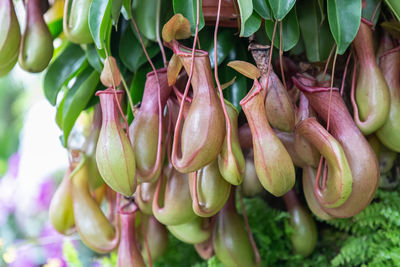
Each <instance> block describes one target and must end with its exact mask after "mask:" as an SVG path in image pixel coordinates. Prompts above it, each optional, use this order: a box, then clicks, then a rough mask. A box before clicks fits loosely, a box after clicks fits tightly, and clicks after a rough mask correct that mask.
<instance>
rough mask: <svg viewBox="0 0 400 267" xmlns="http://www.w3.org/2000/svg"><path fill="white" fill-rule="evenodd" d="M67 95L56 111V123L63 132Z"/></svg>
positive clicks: (64, 89)
mask: <svg viewBox="0 0 400 267" xmlns="http://www.w3.org/2000/svg"><path fill="white" fill-rule="evenodd" d="M66 90H67V89H66V86H65V87H64V88H63V91H66ZM64 102H65V95H64V96H63V98H62V99H61V101H60V103H59V104H58V105H57V111H56V123H57V125H58V127H60V129H61V130H62V120H63V114H62V113H63V109H64Z"/></svg>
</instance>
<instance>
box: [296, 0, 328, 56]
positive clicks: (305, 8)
mask: <svg viewBox="0 0 400 267" xmlns="http://www.w3.org/2000/svg"><path fill="white" fill-rule="evenodd" d="M317 1H318V0H309V1H302V2H299V3H298V4H297V12H298V19H299V24H300V31H301V37H302V39H303V42H304V44H305V46H304V47H305V50H306V54H307V59H308V60H309V61H310V62H323V61H325V60H326V59H327V58H328V57H329V53H330V51H331V48H332V45H333V44H334V40H333V37H332V34H331V32H330V30H329V25H328V22H327V21H326V20H322V18H321V13H320V10H319V5H318V2H317ZM321 21H323V22H322V23H320V22H321Z"/></svg>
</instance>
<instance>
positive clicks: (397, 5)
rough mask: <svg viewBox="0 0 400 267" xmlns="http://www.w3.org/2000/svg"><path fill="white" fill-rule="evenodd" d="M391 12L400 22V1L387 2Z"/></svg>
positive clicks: (389, 0)
mask: <svg viewBox="0 0 400 267" xmlns="http://www.w3.org/2000/svg"><path fill="white" fill-rule="evenodd" d="M385 3H386V4H387V5H388V6H389V8H390V10H392V12H393V13H394V15H395V16H396V18H397V19H398V20H400V1H399V0H385Z"/></svg>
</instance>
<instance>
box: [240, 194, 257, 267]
mask: <svg viewBox="0 0 400 267" xmlns="http://www.w3.org/2000/svg"><path fill="white" fill-rule="evenodd" d="M239 201H240V206H241V209H242V214H243V219H244V224H245V226H246V230H247V234H248V235H249V238H250V243H251V246H252V247H253V250H254V254H255V255H254V256H255V261H256V265H257V266H258V265H260V262H261V258H260V252H259V251H258V248H257V245H256V242H255V241H254V237H253V234H252V231H251V228H250V224H249V219H248V218H247V213H246V209H245V207H244V203H243V196H242V192H239Z"/></svg>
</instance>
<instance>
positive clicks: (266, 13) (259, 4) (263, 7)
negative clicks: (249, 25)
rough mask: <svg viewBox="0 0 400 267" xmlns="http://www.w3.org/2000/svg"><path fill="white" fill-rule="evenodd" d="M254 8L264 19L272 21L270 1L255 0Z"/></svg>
mask: <svg viewBox="0 0 400 267" xmlns="http://www.w3.org/2000/svg"><path fill="white" fill-rule="evenodd" d="M253 8H254V10H255V11H256V12H257V14H258V15H260V16H261V17H262V18H263V19H267V20H271V19H272V12H271V8H270V7H269V3H268V0H253Z"/></svg>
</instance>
